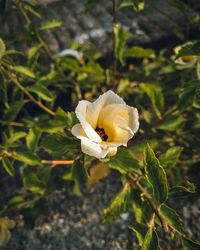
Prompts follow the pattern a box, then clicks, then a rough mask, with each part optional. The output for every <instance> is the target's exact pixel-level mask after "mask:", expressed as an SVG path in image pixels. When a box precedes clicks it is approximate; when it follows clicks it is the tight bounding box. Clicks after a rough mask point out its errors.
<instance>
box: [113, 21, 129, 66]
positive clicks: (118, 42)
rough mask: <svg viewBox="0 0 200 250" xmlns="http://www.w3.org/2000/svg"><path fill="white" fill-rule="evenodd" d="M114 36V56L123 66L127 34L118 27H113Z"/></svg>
mask: <svg viewBox="0 0 200 250" xmlns="http://www.w3.org/2000/svg"><path fill="white" fill-rule="evenodd" d="M114 35H115V56H116V57H117V58H118V59H119V61H120V62H121V64H122V65H124V48H125V45H126V40H127V39H128V32H127V31H126V30H125V29H124V28H122V27H120V26H119V25H115V26H114Z"/></svg>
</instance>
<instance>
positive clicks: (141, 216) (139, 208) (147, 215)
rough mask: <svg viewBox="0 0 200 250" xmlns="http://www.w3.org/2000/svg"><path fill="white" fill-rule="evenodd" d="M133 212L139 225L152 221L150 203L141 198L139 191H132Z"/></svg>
mask: <svg viewBox="0 0 200 250" xmlns="http://www.w3.org/2000/svg"><path fill="white" fill-rule="evenodd" d="M132 197H133V199H132V203H131V206H132V211H133V212H134V217H135V221H136V222H137V223H144V224H147V223H148V222H149V220H150V219H151V214H152V209H151V207H150V206H149V203H148V202H147V201H146V200H144V199H143V198H142V197H141V193H140V191H139V190H137V189H132Z"/></svg>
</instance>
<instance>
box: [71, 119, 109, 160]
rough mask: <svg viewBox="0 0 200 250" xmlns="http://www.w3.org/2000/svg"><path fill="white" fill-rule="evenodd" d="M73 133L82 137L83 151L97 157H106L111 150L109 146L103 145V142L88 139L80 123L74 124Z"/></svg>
mask: <svg viewBox="0 0 200 250" xmlns="http://www.w3.org/2000/svg"><path fill="white" fill-rule="evenodd" d="M72 134H73V135H74V136H75V137H77V138H79V139H81V149H82V152H83V153H85V154H87V155H90V156H94V157H96V158H104V157H105V156H106V155H107V153H108V151H109V150H108V146H107V145H105V146H102V145H101V144H98V143H95V142H92V141H91V140H90V139H88V138H87V135H86V133H85V131H84V130H83V128H82V126H81V124H80V123H78V124H76V125H74V126H73V128H72Z"/></svg>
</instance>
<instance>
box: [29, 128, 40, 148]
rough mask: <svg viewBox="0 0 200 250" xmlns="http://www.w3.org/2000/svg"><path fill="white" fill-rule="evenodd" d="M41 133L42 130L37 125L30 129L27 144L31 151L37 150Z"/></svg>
mask: <svg viewBox="0 0 200 250" xmlns="http://www.w3.org/2000/svg"><path fill="white" fill-rule="evenodd" d="M41 134H42V133H41V130H40V129H39V128H37V127H33V128H30V129H29V133H28V135H27V137H26V145H27V148H28V149H29V150H30V151H32V152H35V150H36V148H37V145H38V142H39V139H40V136H41Z"/></svg>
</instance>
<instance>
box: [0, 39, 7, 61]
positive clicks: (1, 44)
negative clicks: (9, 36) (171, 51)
mask: <svg viewBox="0 0 200 250" xmlns="http://www.w3.org/2000/svg"><path fill="white" fill-rule="evenodd" d="M5 52H6V46H5V43H4V42H3V40H2V39H1V38H0V60H1V58H2V57H3V56H4V54H5Z"/></svg>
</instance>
